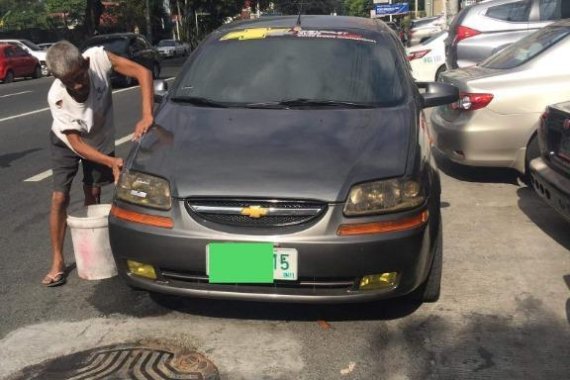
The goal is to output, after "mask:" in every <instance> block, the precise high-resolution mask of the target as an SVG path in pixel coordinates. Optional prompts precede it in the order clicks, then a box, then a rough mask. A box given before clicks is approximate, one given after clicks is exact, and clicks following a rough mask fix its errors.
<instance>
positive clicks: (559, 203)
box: [530, 102, 570, 221]
mask: <svg viewBox="0 0 570 380" xmlns="http://www.w3.org/2000/svg"><path fill="white" fill-rule="evenodd" d="M538 141H539V146H540V157H539V158H536V159H534V160H533V161H531V163H530V172H531V175H532V177H531V181H532V184H533V185H534V188H535V190H536V192H537V193H538V194H539V195H540V196H541V197H542V199H544V201H545V202H546V203H548V204H549V205H550V206H552V207H553V208H554V209H556V211H558V212H559V213H560V214H561V215H562V216H564V217H565V218H566V219H567V220H568V221H570V102H565V103H560V104H555V105H551V106H548V108H547V109H546V112H545V113H544V114H543V115H542V119H541V124H540V128H539V130H538Z"/></svg>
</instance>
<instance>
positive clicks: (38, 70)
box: [32, 65, 42, 79]
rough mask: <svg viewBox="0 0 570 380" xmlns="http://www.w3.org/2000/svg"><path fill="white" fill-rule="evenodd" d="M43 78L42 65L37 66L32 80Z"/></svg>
mask: <svg viewBox="0 0 570 380" xmlns="http://www.w3.org/2000/svg"><path fill="white" fill-rule="evenodd" d="M41 77H42V68H41V66H40V65H38V66H36V68H35V69H34V73H33V74H32V78H34V79H38V78H41Z"/></svg>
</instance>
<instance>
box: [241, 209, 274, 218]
mask: <svg viewBox="0 0 570 380" xmlns="http://www.w3.org/2000/svg"><path fill="white" fill-rule="evenodd" d="M268 212H269V209H267V208H265V207H261V206H249V207H244V208H242V209H241V211H240V214H242V215H245V216H249V217H250V218H254V219H258V218H261V217H262V216H265V215H267V213H268Z"/></svg>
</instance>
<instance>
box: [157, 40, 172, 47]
mask: <svg viewBox="0 0 570 380" xmlns="http://www.w3.org/2000/svg"><path fill="white" fill-rule="evenodd" d="M158 46H174V41H172V40H162V41H160V42H159V43H158Z"/></svg>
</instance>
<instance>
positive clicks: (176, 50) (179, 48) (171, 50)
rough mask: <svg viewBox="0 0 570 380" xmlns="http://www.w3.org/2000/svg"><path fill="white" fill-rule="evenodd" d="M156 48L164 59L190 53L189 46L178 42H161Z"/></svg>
mask: <svg viewBox="0 0 570 380" xmlns="http://www.w3.org/2000/svg"><path fill="white" fill-rule="evenodd" d="M156 48H157V50H158V52H159V53H160V55H161V56H163V57H168V58H169V57H180V56H185V55H187V54H188V53H189V52H190V47H189V46H188V44H186V43H183V42H180V41H177V40H160V42H159V43H158V45H156Z"/></svg>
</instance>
